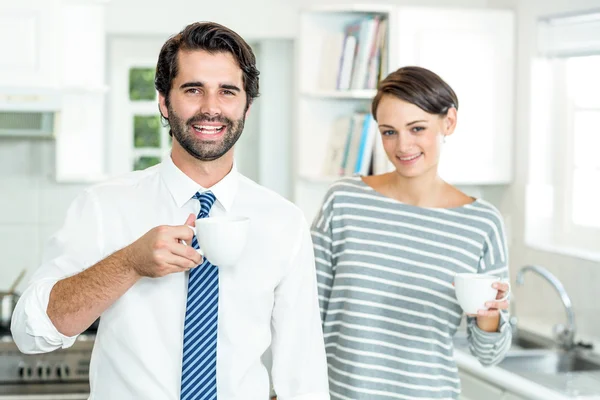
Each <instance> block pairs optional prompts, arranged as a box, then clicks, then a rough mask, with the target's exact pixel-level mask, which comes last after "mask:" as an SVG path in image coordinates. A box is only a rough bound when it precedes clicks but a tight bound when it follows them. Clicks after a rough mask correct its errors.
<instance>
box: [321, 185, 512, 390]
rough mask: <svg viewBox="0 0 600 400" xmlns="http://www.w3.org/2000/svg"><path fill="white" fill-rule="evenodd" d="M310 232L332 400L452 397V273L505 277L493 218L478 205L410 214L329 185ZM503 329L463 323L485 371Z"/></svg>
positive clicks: (392, 203) (382, 199)
mask: <svg viewBox="0 0 600 400" xmlns="http://www.w3.org/2000/svg"><path fill="white" fill-rule="evenodd" d="M311 231H312V238H313V243H314V249H315V259H316V262H317V274H318V277H317V278H318V286H319V300H320V306H321V317H322V321H323V331H324V335H325V345H326V351H327V360H328V366H329V384H330V392H331V397H332V399H344V400H346V399H351V400H361V399H368V400H379V399H381V400H383V399H386V400H387V399H457V398H458V397H459V394H460V382H459V378H458V371H457V367H456V364H455V361H454V357H453V346H452V337H453V335H454V333H455V332H456V330H457V327H458V326H459V325H460V322H461V319H462V316H463V312H462V309H461V308H460V306H459V305H458V303H457V301H456V298H455V295H454V288H453V286H452V282H453V280H454V279H453V275H454V274H455V273H460V272H477V273H482V274H494V275H498V276H501V277H507V276H508V268H507V265H508V263H507V252H506V241H505V235H504V230H503V223H502V219H501V216H500V214H499V212H498V211H497V210H496V209H495V208H494V207H493V206H492V205H491V204H489V203H487V202H486V201H484V200H481V199H478V200H476V201H475V202H473V203H472V204H468V205H465V206H462V207H458V208H452V209H440V208H422V207H416V206H411V205H408V204H404V203H401V202H398V201H396V200H394V199H391V198H388V197H386V196H384V195H382V194H380V193H378V192H376V191H374V190H373V189H372V188H371V187H370V186H368V185H366V184H365V183H364V182H363V181H362V180H361V179H360V178H359V177H353V178H345V179H342V180H341V181H339V182H337V183H335V184H334V185H333V186H332V187H331V189H330V190H329V192H328V194H327V196H326V198H325V201H324V204H323V206H322V209H321V210H320V212H319V215H318V216H317V218H316V219H315V221H314V223H313V226H312V230H311ZM506 321H507V318H506V315H504V313H503V315H502V319H501V324H500V329H499V331H498V332H493V333H489V332H484V331H482V330H480V329H479V328H478V327H477V325H476V322H475V319H474V318H468V320H467V330H468V334H469V343H470V348H471V352H472V353H473V354H474V355H475V356H476V357H477V358H478V359H479V360H480V361H481V363H482V364H483V365H492V364H495V363H497V362H499V361H500V360H501V359H502V358H503V356H504V354H505V353H506V351H507V350H508V348H509V347H510V342H511V331H510V327H509V325H508V323H507V322H506Z"/></svg>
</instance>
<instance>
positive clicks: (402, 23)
mask: <svg viewBox="0 0 600 400" xmlns="http://www.w3.org/2000/svg"><path fill="white" fill-rule="evenodd" d="M361 18H363V19H364V18H376V19H378V20H385V21H386V24H387V27H386V34H387V35H386V37H385V40H384V45H383V48H384V49H385V56H384V57H382V59H381V64H382V70H383V71H382V72H383V73H382V75H381V76H382V77H384V76H385V75H387V73H389V72H390V71H394V70H396V69H398V68H400V67H402V66H407V65H418V66H422V67H425V68H428V69H431V70H432V71H434V72H436V73H438V74H439V75H440V76H441V77H442V78H443V79H445V80H446V81H447V82H448V83H449V84H450V85H451V86H452V87H453V89H454V90H455V91H456V92H457V95H458V99H459V103H460V104H459V113H458V115H459V116H458V125H457V129H456V131H455V133H454V134H453V135H452V136H451V137H450V138H448V140H447V143H446V145H445V147H444V151H443V154H442V160H441V162H440V174H441V175H442V177H444V178H445V179H446V180H448V181H449V182H450V183H452V184H456V185H485V184H506V183H509V182H510V181H511V177H512V153H513V151H512V136H513V135H512V130H513V107H512V104H513V102H514V101H513V100H514V99H513V90H514V89H513V88H514V77H513V76H514V16H513V14H512V12H510V11H504V10H488V9H482V10H472V9H440V8H433V7H431V8H425V7H408V6H388V5H381V6H378V5H355V6H337V5H328V6H320V7H315V8H311V9H308V10H306V11H304V12H302V13H301V16H300V25H299V26H300V32H299V46H298V50H297V66H296V70H297V74H298V76H297V79H296V82H297V83H296V93H297V101H296V104H295V109H296V113H295V114H296V115H295V126H296V129H295V132H294V149H295V152H296V154H295V160H294V166H295V167H294V171H295V176H294V188H293V193H294V201H295V202H296V204H297V205H298V206H299V207H300V208H301V209H302V210H303V211H304V213H305V215H306V217H307V219H309V220H312V218H313V217H314V215H315V214H316V212H317V210H318V207H319V205H320V203H321V201H322V200H323V196H324V195H325V192H326V190H327V188H328V187H329V185H330V184H331V183H332V182H333V181H334V180H335V179H339V176H332V174H327V173H324V170H326V168H324V162H325V159H326V158H327V156H328V153H327V152H328V150H327V147H328V141H329V137H330V135H331V132H332V130H333V129H334V126H335V124H336V123H337V122H336V121H338V120H339V119H340V118H341V117H343V116H347V115H350V114H353V113H356V112H367V113H368V112H369V111H370V105H371V99H372V98H373V96H374V95H375V93H376V91H375V90H374V89H372V88H371V89H365V88H361V87H354V88H352V85H351V86H350V89H345V90H339V89H336V88H337V87H339V85H336V83H335V79H336V72H337V71H336V65H337V63H339V62H340V56H339V53H341V51H337V53H336V52H335V51H332V50H331V49H330V47H329V46H330V44H331V43H332V38H333V39H334V40H333V42H334V43H335V36H336V35H338V42H339V35H343V32H344V29H345V28H347V27H348V26H349V25H350V24H352V23H353V22H355V21H357V20H360V19H361ZM359 41H360V38H359ZM344 45H345V42H344ZM333 50H335V47H334V48H333ZM358 51H360V50H358ZM336 55H337V57H336ZM332 64H333V65H332ZM332 66H333V68H332ZM327 78H328V79H327ZM376 136H377V137H376V138H375V140H376V141H378V140H381V139H380V137H379V135H376ZM375 148H377V145H375ZM378 157H379V158H380V157H385V155H384V154H383V155H381V154H379V155H377V154H375V155H374V163H378V165H386V163H385V162H384V163H383V164H382V163H381V162H380V161H377V160H378ZM387 168H388V170H389V168H390V166H389V164H387Z"/></svg>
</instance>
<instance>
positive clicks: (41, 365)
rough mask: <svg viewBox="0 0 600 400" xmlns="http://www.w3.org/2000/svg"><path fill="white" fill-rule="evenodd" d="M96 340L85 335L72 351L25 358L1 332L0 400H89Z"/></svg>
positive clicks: (62, 350) (59, 351)
mask: <svg viewBox="0 0 600 400" xmlns="http://www.w3.org/2000/svg"><path fill="white" fill-rule="evenodd" d="M94 339H95V332H84V333H83V334H81V335H80V336H79V337H78V338H77V341H76V342H75V344H74V345H73V346H72V347H70V348H68V349H60V350H56V351H53V352H51V353H46V354H32V355H25V354H22V353H21V352H20V351H19V349H18V348H17V346H16V345H15V343H14V342H13V340H12V337H11V335H10V332H9V331H3V330H0V400H9V399H10V400H26V399H27V400H86V399H87V398H88V397H89V395H90V386H89V366H90V359H91V356H92V348H93V346H94Z"/></svg>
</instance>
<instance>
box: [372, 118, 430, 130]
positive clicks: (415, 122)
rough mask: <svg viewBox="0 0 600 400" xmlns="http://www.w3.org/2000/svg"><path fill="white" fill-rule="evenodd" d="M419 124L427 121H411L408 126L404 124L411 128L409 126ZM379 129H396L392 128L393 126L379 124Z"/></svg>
mask: <svg viewBox="0 0 600 400" xmlns="http://www.w3.org/2000/svg"><path fill="white" fill-rule="evenodd" d="M419 122H427V121H426V120H424V119H419V120H417V121H412V122H409V123H408V124H406V126H411V125H414V124H417V123H419ZM379 127H380V128H390V129H396V128H394V127H393V126H391V125H387V124H381V125H379Z"/></svg>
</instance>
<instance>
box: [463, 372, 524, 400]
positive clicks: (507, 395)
mask: <svg viewBox="0 0 600 400" xmlns="http://www.w3.org/2000/svg"><path fill="white" fill-rule="evenodd" d="M458 376H459V378H460V384H461V393H460V397H459V399H460V400H484V399H485V400H527V399H526V398H525V397H520V396H517V395H516V394H514V393H512V392H510V391H508V390H506V389H505V388H501V387H498V386H495V385H494V384H492V383H490V382H487V381H485V380H483V379H480V378H477V377H475V376H474V375H471V374H469V373H467V372H465V371H464V370H459V372H458Z"/></svg>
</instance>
